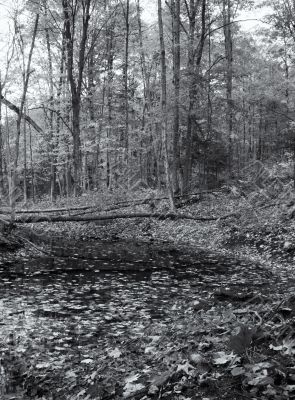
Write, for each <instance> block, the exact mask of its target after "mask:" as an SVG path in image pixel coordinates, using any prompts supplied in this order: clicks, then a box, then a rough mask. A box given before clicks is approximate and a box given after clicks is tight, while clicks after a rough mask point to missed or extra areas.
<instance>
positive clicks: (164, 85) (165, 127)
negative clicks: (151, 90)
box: [158, 0, 175, 211]
mask: <svg viewBox="0 0 295 400" xmlns="http://www.w3.org/2000/svg"><path fill="white" fill-rule="evenodd" d="M158 24H159V39H160V52H161V133H162V143H163V153H164V154H163V155H164V168H165V177H166V190H167V192H168V197H169V200H170V207H171V210H172V211H174V210H175V204H174V197H173V188H172V182H171V177H170V166H169V154H168V115H167V77H166V51H165V43H164V29H163V19H162V2H161V0H158Z"/></svg>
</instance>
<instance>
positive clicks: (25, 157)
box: [23, 120, 28, 204]
mask: <svg viewBox="0 0 295 400" xmlns="http://www.w3.org/2000/svg"><path fill="white" fill-rule="evenodd" d="M23 130H24V203H25V204H26V203H27V201H28V182H27V125H26V121H25V120H23Z"/></svg>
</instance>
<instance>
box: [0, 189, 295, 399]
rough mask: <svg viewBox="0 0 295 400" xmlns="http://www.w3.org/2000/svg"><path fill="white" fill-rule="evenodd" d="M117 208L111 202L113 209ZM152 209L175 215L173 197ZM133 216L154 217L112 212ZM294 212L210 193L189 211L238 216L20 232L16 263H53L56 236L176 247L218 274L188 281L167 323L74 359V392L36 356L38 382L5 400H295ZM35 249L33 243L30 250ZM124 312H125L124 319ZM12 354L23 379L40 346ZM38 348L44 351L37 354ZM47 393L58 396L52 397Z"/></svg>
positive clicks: (286, 203) (69, 367)
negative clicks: (40, 257)
mask: <svg viewBox="0 0 295 400" xmlns="http://www.w3.org/2000/svg"><path fill="white" fill-rule="evenodd" d="M154 197H156V196H154ZM108 200H109V199H105V198H103V199H102V198H100V199H99V200H98V197H97V195H96V194H93V195H89V197H86V196H84V197H82V198H79V199H75V200H73V201H71V202H70V203H62V202H60V203H59V204H58V205H57V206H67V207H69V206H73V205H74V206H79V205H85V204H97V202H98V201H99V202H101V204H108ZM117 200H119V195H118V199H117ZM112 201H113V203H112V205H113V204H114V203H116V201H114V200H112ZM155 204H156V208H155V209H154V210H153V211H158V212H161V213H164V214H165V213H166V212H167V211H168V210H167V204H166V201H165V200H160V201H156V202H155ZM33 208H36V209H37V208H38V209H40V208H41V209H42V208H49V204H48V203H47V202H46V201H44V202H42V203H39V204H37V205H34V206H33ZM136 211H150V206H149V205H138V206H130V207H124V209H123V211H122V209H119V210H115V211H114V210H113V211H111V213H112V214H113V213H115V212H120V213H122V212H124V213H131V212H136ZM293 211H294V201H293V198H292V195H291V194H288V196H286V195H285V194H284V193H281V195H280V196H278V197H277V198H276V199H275V200H274V199H267V200H265V198H262V199H261V198H259V196H256V197H255V201H254V200H253V198H252V197H251V198H249V197H248V198H247V197H245V196H244V195H243V196H241V195H240V194H239V193H237V191H236V190H232V191H231V192H230V193H223V192H219V193H215V194H213V193H212V194H210V193H209V194H206V195H204V196H202V198H199V197H198V198H196V199H195V200H194V201H191V202H190V204H182V205H181V208H180V212H181V213H183V214H189V215H194V216H204V217H212V216H216V217H222V216H224V215H227V214H229V213H233V212H234V215H232V216H231V217H228V218H226V219H217V220H215V221H210V222H209V221H206V222H199V221H194V220H159V219H152V218H149V219H135V220H120V219H118V220H113V221H96V222H92V223H89V222H87V223H74V222H68V223H64V222H62V223H55V224H49V223H39V224H35V225H33V224H31V225H29V226H26V227H25V228H24V227H21V228H18V229H17V230H16V231H15V233H13V235H15V234H16V236H14V241H15V242H17V241H18V240H19V241H20V242H21V243H22V244H24V243H25V247H22V248H20V249H19V250H17V251H16V252H14V253H10V254H11V256H9V257H11V259H13V260H17V259H20V258H23V257H24V256H25V257H29V256H30V254H31V255H35V254H36V253H38V252H40V251H41V254H42V252H45V253H46V254H50V245H49V238H52V237H53V236H59V237H67V238H68V239H72V240H73V241H74V240H84V241H91V240H93V241H97V240H105V241H114V242H120V241H121V240H127V241H128V240H129V241H133V242H146V243H157V244H159V243H160V244H161V243H163V245H167V244H169V245H171V246H172V248H174V249H177V250H179V251H181V252H182V253H186V252H187V253H189V254H192V253H194V254H195V255H196V257H200V259H201V260H203V262H204V265H206V266H207V267H208V268H209V269H210V266H211V267H212V266H214V265H215V266H216V265H217V268H216V270H212V271H213V272H212V273H213V276H212V277H211V278H210V279H209V280H207V281H206V280H204V282H203V283H202V291H200V288H199V287H198V286H196V287H195V289H194V287H193V286H192V287H191V286H190V284H189V282H188V283H187V285H188V286H187V288H186V291H185V293H186V295H185V296H183V297H182V298H181V299H180V300H179V301H176V302H175V304H173V306H172V311H171V303H169V307H170V310H169V309H167V310H166V311H167V313H166V315H167V317H166V318H164V319H163V320H161V319H159V320H158V321H153V323H152V324H151V323H150V321H147V320H144V319H143V320H142V321H141V323H140V324H138V325H137V326H136V327H133V331H132V332H130V331H129V333H128V334H126V333H125V334H124V335H121V336H120V335H119V336H118V337H117V339H116V341H114V340H113V341H112V346H110V342H108V341H107V338H106V339H105V340H106V342H105V343H104V345H105V348H104V349H97V348H95V349H94V348H93V347H92V348H91V349H90V350H89V351H90V353H91V356H88V357H87V358H84V359H83V360H82V361H83V362H82V363H81V358H80V359H77V358H76V357H72V359H71V361H70V362H69V361H65V358H64V359H63V363H62V368H63V369H64V370H65V371H66V373H65V379H66V385H65V382H64V381H63V382H62V381H61V380H60V375H59V374H60V370H59V369H58V368H60V366H59V367H57V366H55V367H54V368H51V367H50V361H49V363H48V360H46V362H44V360H43V363H42V362H40V358H39V362H38V363H37V364H36V365H35V366H34V365H32V363H31V369H30V376H29V377H28V376H26V379H25V380H23V382H25V385H24V384H23V383H22V385H23V386H25V391H24V392H22V394H21V395H19V397H17V394H14V395H13V396H14V397H13V396H12V395H8V394H7V395H4V394H3V399H6V398H7V399H13V398H15V399H17V398H18V399H20V398H22V399H25V398H38V397H39V398H43V399H46V400H49V399H60V400H62V399H65V400H67V399H71V400H76V399H77V400H78V399H83V400H86V399H120V398H129V399H146V400H147V399H159V398H163V399H165V398H166V399H179V400H188V399H199V400H201V399H203V400H205V399H211V400H213V399H216V400H217V399H228V400H234V399H237V400H240V399H243V398H248V399H258V398H259V399H291V398H295V368H294V362H293V360H294V355H295V332H294V327H295V290H294V284H295V278H294V276H293V275H294V274H293V269H294V262H295V222H294V220H293ZM24 232H25V235H24ZM21 236H25V242H24V241H22V239H19V238H20V237H21ZM6 240H7V239H6ZM28 240H29V241H32V242H34V247H33V248H32V247H31V245H30V243H29V242H28ZM5 254H6V256H7V254H8V253H5ZM237 260H238V261H237ZM226 265H228V266H230V268H231V272H230V273H228V275H227V274H225V275H224V276H223V275H222V277H221V276H219V275H218V274H219V272H218V266H220V269H222V268H224V266H226ZM214 274H215V276H214ZM215 278H216V279H215ZM166 290H167V291H169V287H167V288H166ZM172 297H173V293H172ZM169 307H168V308H169ZM121 311H122V314H124V312H125V311H126V310H124V309H122V310H121ZM134 318H135V317H134ZM131 321H132V313H131V314H130V315H129V321H125V319H124V318H123V320H122V319H120V320H119V324H120V325H121V328H122V324H123V325H124V324H125V323H126V324H129V325H130V324H131V325H132V323H131ZM116 323H118V321H117V322H116ZM131 325H130V326H131ZM130 329H131V328H130ZM35 335H36V332H35ZM129 335H130V336H129ZM58 339H59V340H61V339H60V338H58ZM35 340H36V339H35ZM42 340H43V341H44V338H42ZM42 343H43V342H42ZM3 346H4V345H3ZM3 346H2V365H3V367H2V371H4V372H5V368H7V364H8V363H10V364H18V369H19V372H18V373H19V374H20V373H21V372H20V371H21V370H22V373H23V374H24V375H25V374H26V371H25V369H26V368H24V363H23V361H22V362H21V361H20V360H21V359H22V360H23V359H24V355H25V354H30V356H31V355H32V349H30V351H29V350H28V349H22V353H17V354H16V353H15V352H14V355H13V357H14V358H13V359H12V355H11V345H10V347H9V346H7V345H6V347H3ZM42 346H43V344H42ZM40 349H41V345H40V346H39V348H38V352H39V354H41V353H42V351H41V350H40ZM90 353H88V354H90ZM20 354H21V357H20ZM73 360H74V361H73ZM12 361H13V362H12ZM26 361H28V360H26ZM35 362H37V361H36V360H35ZM59 362H61V361H60V359H59ZM19 364H21V365H19ZM14 374H15V372H14ZM16 375H17V374H16ZM1 376H2V378H3V376H4V375H3V374H2V375H1ZM10 376H11V374H10ZM3 379H4V378H3ZM32 381H33V384H32ZM28 382H29V383H28ZM50 387H51V388H52V387H54V388H55V390H54V392H52V394H49V393H50V391H51V389H50ZM32 388H34V389H32ZM36 388H37V389H36ZM3 393H4V392H3Z"/></svg>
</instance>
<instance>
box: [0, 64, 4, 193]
mask: <svg viewBox="0 0 295 400" xmlns="http://www.w3.org/2000/svg"><path fill="white" fill-rule="evenodd" d="M1 97H2V77H1V71H0V99H1ZM3 178H4V177H3V138H2V101H1V100H0V194H1V193H2V192H3V190H4V181H3Z"/></svg>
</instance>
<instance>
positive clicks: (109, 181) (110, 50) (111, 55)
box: [106, 25, 114, 189]
mask: <svg viewBox="0 0 295 400" xmlns="http://www.w3.org/2000/svg"><path fill="white" fill-rule="evenodd" d="M113 32H114V31H113V26H112V25H111V26H109V27H108V28H107V79H108V81H107V121H108V123H107V129H106V132H107V149H106V185H107V188H108V189H111V188H112V158H111V152H110V143H111V137H112V128H113V126H112V125H113V78H114V71H113V64H114V49H113V44H114V43H113Z"/></svg>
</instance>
